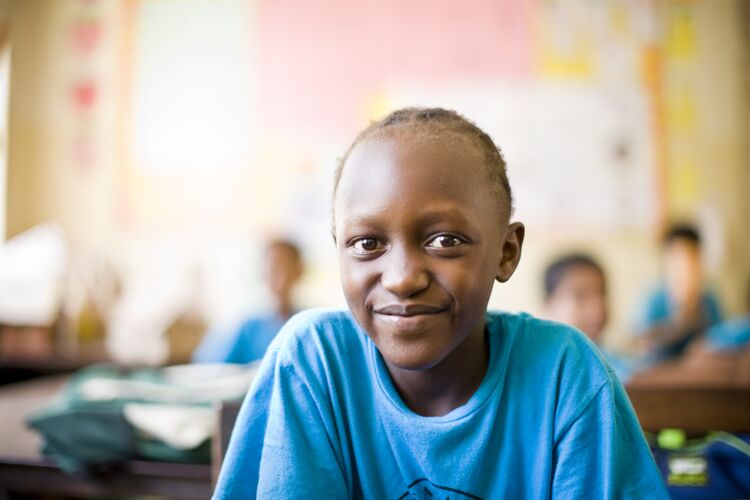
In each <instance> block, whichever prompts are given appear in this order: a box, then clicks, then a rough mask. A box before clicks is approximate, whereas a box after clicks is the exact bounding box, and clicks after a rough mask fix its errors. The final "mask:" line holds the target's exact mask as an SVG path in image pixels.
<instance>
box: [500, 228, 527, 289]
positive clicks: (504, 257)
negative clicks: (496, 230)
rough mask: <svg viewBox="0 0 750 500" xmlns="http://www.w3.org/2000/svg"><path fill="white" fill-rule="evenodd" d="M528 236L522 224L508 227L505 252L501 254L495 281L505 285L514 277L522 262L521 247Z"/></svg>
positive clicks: (504, 246) (504, 240)
mask: <svg viewBox="0 0 750 500" xmlns="http://www.w3.org/2000/svg"><path fill="white" fill-rule="evenodd" d="M525 234H526V228H525V227H524V225H523V224H522V223H520V222H514V223H512V224H510V225H508V230H507V231H506V232H505V238H504V239H503V251H502V253H501V254H500V262H498V266H497V275H496V276H495V279H496V280H497V281H499V282H500V283H505V282H506V281H508V280H509V279H510V277H511V276H513V273H514V272H515V270H516V268H517V267H518V263H519V262H520V261H521V247H522V246H523V238H524V235H525Z"/></svg>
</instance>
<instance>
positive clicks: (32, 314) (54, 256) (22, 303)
mask: <svg viewBox="0 0 750 500" xmlns="http://www.w3.org/2000/svg"><path fill="white" fill-rule="evenodd" d="M66 263H67V251H66V247H65V240H64V237H63V232H62V229H61V228H60V227H59V226H58V225H56V224H53V223H48V224H43V225H40V226H36V227H34V228H32V229H29V230H28V231H25V232H23V233H21V234H19V235H18V236H16V237H15V238H12V239H10V240H8V241H7V242H5V243H4V244H3V245H1V246H0V323H3V324H6V325H21V326H50V325H52V324H53V323H54V322H55V320H56V319H57V316H58V313H59V311H60V304H61V302H62V290H63V283H64V279H65V271H66Z"/></svg>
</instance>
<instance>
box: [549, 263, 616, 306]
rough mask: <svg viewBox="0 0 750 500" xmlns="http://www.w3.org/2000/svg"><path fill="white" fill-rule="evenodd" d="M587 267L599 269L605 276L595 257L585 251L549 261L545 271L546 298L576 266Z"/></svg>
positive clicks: (550, 295) (552, 293)
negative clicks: (584, 252)
mask: <svg viewBox="0 0 750 500" xmlns="http://www.w3.org/2000/svg"><path fill="white" fill-rule="evenodd" d="M581 267H586V268H589V269H594V270H595V271H597V272H598V273H599V274H600V275H601V276H602V278H604V269H603V268H602V266H600V265H599V263H598V262H597V261H596V260H594V258H593V257H591V256H589V255H586V254H583V253H572V254H568V255H564V256H562V257H559V258H557V259H555V260H553V261H552V262H550V263H549V265H548V266H547V269H546V270H545V272H544V299H545V300H549V299H550V297H552V295H554V293H555V291H556V290H557V287H558V286H559V285H560V283H561V282H562V280H563V279H565V276H567V274H568V273H569V272H570V271H571V270H572V269H574V268H581Z"/></svg>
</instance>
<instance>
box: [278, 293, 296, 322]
mask: <svg viewBox="0 0 750 500" xmlns="http://www.w3.org/2000/svg"><path fill="white" fill-rule="evenodd" d="M293 312H294V308H293V307H292V301H291V299H290V298H289V297H278V298H276V314H277V315H279V316H280V317H282V318H288V317H289V316H291V315H292V313H293Z"/></svg>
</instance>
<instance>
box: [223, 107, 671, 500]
mask: <svg viewBox="0 0 750 500" xmlns="http://www.w3.org/2000/svg"><path fill="white" fill-rule="evenodd" d="M333 201H334V213H333V235H334V240H335V242H336V249H337V252H338V259H339V266H340V270H341V281H342V286H343V290H344V295H345V297H346V301H347V304H348V306H349V310H348V311H332V310H325V311H322V310H317V311H308V312H305V313H302V314H299V315H297V316H295V317H294V318H292V319H291V320H290V321H289V323H287V325H286V326H285V327H284V329H283V330H282V332H281V333H280V334H279V336H278V337H277V338H276V340H275V341H274V343H273V344H272V345H271V347H270V348H269V351H268V353H267V354H266V357H265V358H264V360H263V363H262V366H261V368H260V372H259V374H258V376H257V378H256V380H255V381H254V383H253V386H252V388H251V389H250V392H249V394H248V396H247V398H246V400H245V403H244V405H243V408H242V410H241V412H240V415H239V417H238V421H237V425H236V427H235V430H234V433H233V436H232V440H231V443H230V446H229V450H228V453H227V458H226V460H225V463H224V465H223V468H222V472H221V476H220V478H219V483H218V486H217V489H216V492H215V498H217V499H219V498H220V499H229V498H231V499H240V498H243V499H244V498H254V497H256V496H257V497H259V498H393V499H396V498H432V497H439V498H514V499H515V498H534V499H539V498H551V497H555V498H558V497H564V498H580V497H590V498H666V492H665V489H664V486H663V484H662V480H661V477H660V476H659V473H658V471H657V469H656V466H655V465H654V462H653V459H652V458H651V456H650V453H649V450H648V447H647V445H646V442H645V440H644V438H643V435H642V433H641V430H640V428H639V426H638V422H637V421H636V418H635V415H634V413H633V410H632V408H631V406H630V403H629V401H628V399H627V396H626V395H625V392H624V390H623V389H622V386H621V385H620V383H619V382H618V381H617V379H616V377H615V376H614V375H613V374H612V371H611V369H610V368H609V367H608V366H607V364H606V362H604V361H603V360H602V358H601V357H600V356H599V354H598V353H597V351H596V350H595V348H593V347H592V345H591V344H590V342H589V341H587V340H586V339H585V338H584V336H583V335H581V334H580V333H579V332H577V331H575V330H573V329H572V328H570V327H566V326H564V325H562V324H557V323H552V322H546V321H542V320H538V319H535V318H533V317H531V316H529V315H527V314H509V313H503V312H491V311H487V303H488V301H489V298H490V294H491V292H492V287H493V283H494V282H495V281H499V282H505V281H507V280H508V279H509V278H510V277H511V275H512V274H513V272H514V271H515V269H516V267H517V266H518V262H519V260H520V257H521V247H522V244H523V239H524V226H523V225H522V224H521V223H519V222H513V223H511V222H510V217H511V212H512V195H511V190H510V186H509V184H508V180H507V177H506V173H505V162H504V160H503V158H502V155H501V154H500V152H499V150H498V149H497V147H496V146H495V145H494V143H493V142H492V140H491V139H490V138H489V137H488V136H487V135H486V134H485V133H484V132H482V131H481V130H480V129H479V128H478V127H476V126H475V125H474V124H472V123H471V122H469V121H468V120H466V119H464V118H463V117H461V116H460V115H458V114H456V113H454V112H452V111H446V110H443V109H414V108H411V109H403V110H400V111H396V112H394V113H392V114H391V115H389V116H388V117H386V118H385V119H384V120H382V121H380V122H377V123H374V124H373V125H371V126H370V127H368V128H367V129H366V130H364V131H363V132H362V133H361V134H360V135H359V136H358V137H357V139H356V140H355V141H354V144H353V145H352V146H351V147H350V148H349V150H348V151H347V153H346V155H345V156H344V157H343V159H342V161H341V163H340V165H339V168H338V170H337V172H336V179H335V187H334V199H333Z"/></svg>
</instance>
